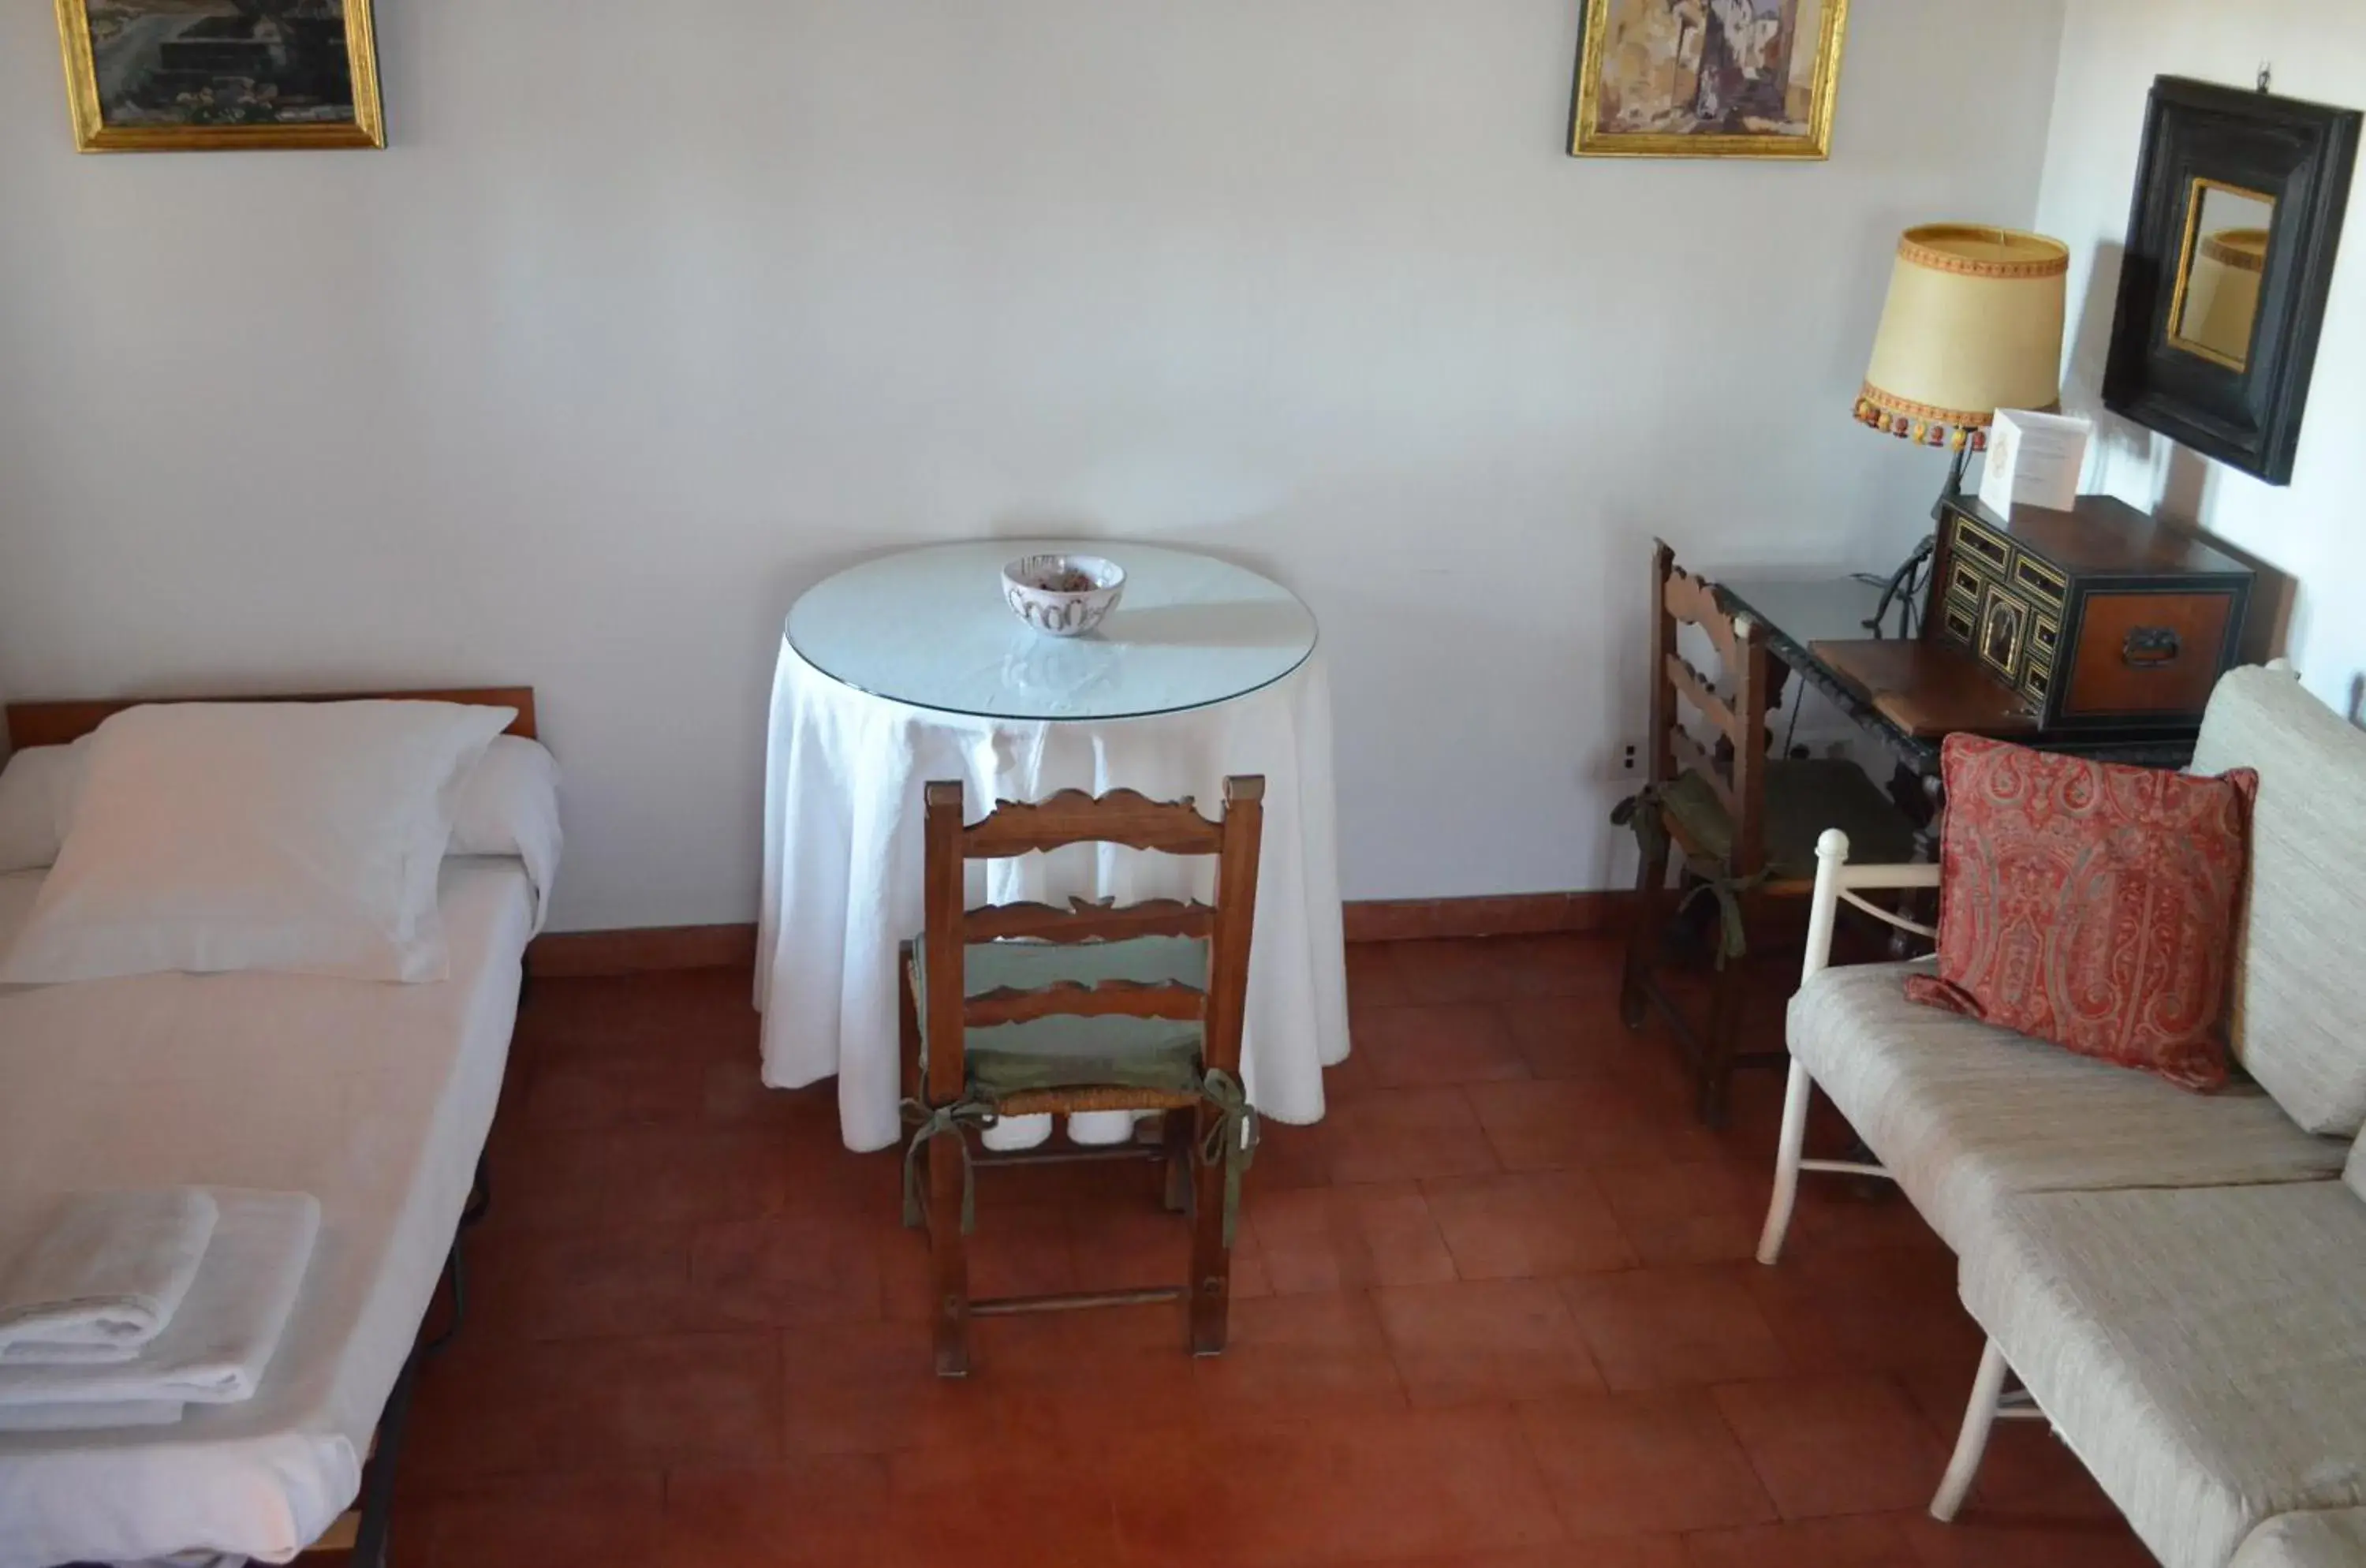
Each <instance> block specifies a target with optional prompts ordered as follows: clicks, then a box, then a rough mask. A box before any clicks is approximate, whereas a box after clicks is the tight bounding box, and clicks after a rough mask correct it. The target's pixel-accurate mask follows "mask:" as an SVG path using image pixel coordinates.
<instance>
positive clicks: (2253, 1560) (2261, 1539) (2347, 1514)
mask: <svg viewBox="0 0 2366 1568" xmlns="http://www.w3.org/2000/svg"><path fill="white" fill-rule="evenodd" d="M2358 1562H2366V1508H2333V1509H2328V1510H2327V1511H2326V1512H2324V1513H2321V1514H2286V1515H2284V1516H2283V1517H2282V1518H2275V1519H2270V1520H2269V1521H2268V1522H2267V1523H2266V1524H2263V1525H2261V1526H2260V1527H2259V1529H2255V1530H2253V1531H2252V1532H2251V1539H2250V1540H2247V1541H2245V1542H2244V1543H2243V1550H2242V1551H2238V1552H2236V1554H2235V1563H2234V1568H2350V1565H2351V1564H2353V1563H2358Z"/></svg>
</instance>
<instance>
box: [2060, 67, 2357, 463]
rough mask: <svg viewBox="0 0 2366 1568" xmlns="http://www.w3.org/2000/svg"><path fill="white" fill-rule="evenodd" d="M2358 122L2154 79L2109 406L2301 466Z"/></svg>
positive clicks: (2223, 455)
mask: <svg viewBox="0 0 2366 1568" xmlns="http://www.w3.org/2000/svg"><path fill="white" fill-rule="evenodd" d="M2359 127H2360V114H2359V112H2358V111H2357V110H2355V109H2339V108H2329V107H2326V106H2325V105H2323V104H2310V103H2303V102H2300V101H2299V100H2297V99H2294V98H2279V97H2274V96H2270V95H2269V94H2266V93H2254V92H2246V91H2244V90H2242V89H2241V88H2237V87H2225V86H2220V85H2216V84H2214V83H2210V82H2196V81H2191V80H2189V79H2187V78H2185V77H2181V76H2163V77H2161V78H2160V79H2159V80H2158V81H2157V82H2155V83H2154V84H2153V89H2152V101H2151V106H2150V107H2149V108H2148V109H2147V111H2146V116H2145V139H2144V157H2143V162H2142V164H2141V165H2140V166H2139V168H2138V170H2137V174H2136V192H2135V208H2134V209H2133V210H2132V211H2131V212H2130V214H2129V217H2128V245H2127V255H2126V257H2125V260H2124V265H2123V267H2122V270H2121V273H2120V298H2119V308H2118V311H2117V314H2116V315H2115V316H2114V317H2113V323H2112V350H2111V358H2110V361H2109V363H2108V365H2107V366H2106V367H2105V370H2104V374H2103V402H2104V405H2105V406H2106V407H2108V408H2110V409H2111V410H2112V411H2113V412H2116V413H2121V414H2124V415H2126V416H2127V417H2128V418H2130V419H2132V420H2135V422H2136V423H2139V424H2143V425H2146V426H2148V427H2150V428H2151V429H2154V430H2158V431H2159V432H2160V433H2161V434H2164V435H2167V436H2169V438H2171V439H2172V440H2175V441H2180V442H2182V443H2184V444H2185V445H2186V446H2191V447H2192V448H2193V449H2194V450H2195V451H2197V452H2201V453H2203V455H2205V456H2207V457H2215V458H2217V459H2218V460H2219V461H2221V462H2224V463H2228V464H2231V465H2233V466H2234V467H2236V468H2241V469H2243V470H2244V471H2245V472H2247V473H2252V474H2257V475H2258V476H2259V478H2261V479H2266V480H2267V481H2268V482H2269V483H2270V484H2286V483H2289V482H2290V481H2291V479H2292V469H2293V457H2294V455H2295V454H2296V453H2297V452H2298V451H2299V449H2300V431H2301V420H2302V416H2303V415H2304V413H2305V412H2306V410H2307V406H2308V384H2309V378H2310V375H2311V373H2312V372H2313V371H2314V370H2315V366H2316V344H2317V334H2318V333H2319V331H2320V330H2321V329H2322V327H2323V325H2324V322H2325V306H2326V299H2327V294H2328V293H2329V292H2330V290H2331V288H2332V286H2333V263H2334V257H2335V254H2336V253H2337V252H2338V250H2339V248H2340V245H2341V223H2342V217H2343V214H2344V212H2345V211H2346V210H2347V209H2348V207H2349V181H2350V175H2351V173H2352V171H2353V169H2354V168H2355V166H2356V164H2357V161H2358V138H2359Z"/></svg>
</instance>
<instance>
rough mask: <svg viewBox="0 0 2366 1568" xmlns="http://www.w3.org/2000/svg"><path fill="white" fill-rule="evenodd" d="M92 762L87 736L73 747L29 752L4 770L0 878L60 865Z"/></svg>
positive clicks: (0, 800) (0, 784)
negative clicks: (69, 822) (75, 805)
mask: <svg viewBox="0 0 2366 1568" xmlns="http://www.w3.org/2000/svg"><path fill="white" fill-rule="evenodd" d="M89 762H90V741H89V738H88V737H84V739H81V740H77V741H75V742H74V743H73V745H71V746H30V747H28V748H26V749H25V750H22V751H19V752H17V754H16V755H15V756H13V757H11V758H9V759H8V765H7V766H6V767H5V768H0V873H6V872H11V871H31V870H34V869H36V868H37V867H39V866H45V865H53V864H55V863H57V858H58V845H59V843H60V842H61V841H62V840H64V838H65V824H66V818H67V817H68V816H69V815H71V814H72V813H73V803H74V801H75V800H76V799H77V798H78V797H79V796H80V795H81V794H82V782H83V778H84V774H85V773H86V772H87V771H88V767H89Z"/></svg>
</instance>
